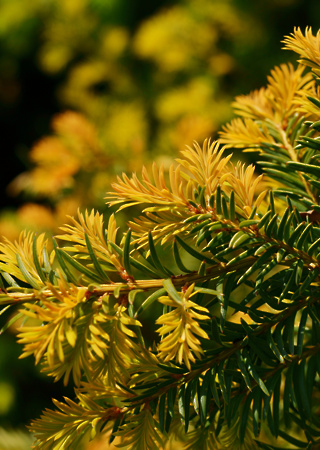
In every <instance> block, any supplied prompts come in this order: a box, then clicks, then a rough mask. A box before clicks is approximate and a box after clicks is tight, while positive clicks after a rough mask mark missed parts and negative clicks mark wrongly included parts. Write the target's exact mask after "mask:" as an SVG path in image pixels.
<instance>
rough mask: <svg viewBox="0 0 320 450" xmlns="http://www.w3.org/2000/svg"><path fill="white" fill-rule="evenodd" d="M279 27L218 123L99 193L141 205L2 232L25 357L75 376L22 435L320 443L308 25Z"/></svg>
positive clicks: (148, 443) (316, 187)
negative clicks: (267, 66) (276, 58)
mask: <svg viewBox="0 0 320 450" xmlns="http://www.w3.org/2000/svg"><path fill="white" fill-rule="evenodd" d="M284 43H285V48H286V49H290V50H294V51H295V52H297V53H298V54H299V56H300V60H299V63H300V65H299V66H298V67H297V68H293V66H291V65H282V66H280V67H278V68H275V69H274V70H273V71H272V72H271V74H270V76H269V77H268V85H267V87H266V88H262V89H261V90H259V91H255V92H253V93H252V94H250V95H248V96H240V97H238V98H236V101H235V104H234V106H235V111H236V113H237V114H238V117H237V118H235V119H234V120H233V121H232V122H231V123H230V124H229V125H226V126H225V128H224V130H223V131H222V133H221V138H220V140H219V141H217V142H211V141H210V140H206V141H204V143H203V145H202V146H200V145H198V144H195V145H194V146H193V147H192V148H191V147H190V148H187V149H186V150H184V151H182V152H181V157H180V158H179V159H177V160H176V163H174V164H172V166H171V167H170V169H169V172H168V174H167V173H166V172H165V170H164V168H163V167H161V166H160V167H158V166H157V165H156V164H154V165H153V167H152V169H151V172H152V173H149V172H148V170H147V169H145V168H144V169H143V170H142V175H141V177H138V176H137V175H136V174H133V175H132V176H131V178H130V177H128V176H127V175H125V174H124V175H123V176H122V178H120V177H119V178H118V181H117V182H116V183H114V185H113V191H112V192H109V193H108V194H107V202H108V204H109V205H110V206H113V205H119V210H121V209H123V208H126V207H132V206H134V205H138V206H142V207H143V208H144V209H143V211H142V213H141V215H140V216H138V217H132V220H131V221H130V222H129V224H128V228H127V229H126V230H122V231H121V232H120V230H119V229H118V226H117V222H116V215H111V216H110V218H109V221H108V224H107V226H105V225H104V223H103V218H102V214H100V213H98V212H95V211H92V212H88V211H86V212H84V213H82V212H80V211H79V213H78V217H77V218H73V219H72V220H71V222H70V223H69V224H68V225H65V226H64V227H62V233H63V234H61V235H59V236H57V237H56V238H54V239H49V238H46V237H45V236H44V235H40V236H37V235H35V234H33V233H32V232H25V233H23V234H21V236H20V239H19V240H18V241H17V242H14V243H11V242H9V241H7V242H5V243H3V244H1V258H0V260H1V261H0V270H1V275H2V284H3V286H2V293H1V295H0V302H1V304H2V305H3V311H7V310H8V309H9V310H10V308H12V309H14V311H15V313H14V314H15V315H14V316H13V318H12V319H11V320H10V321H9V322H8V324H7V326H9V325H10V324H11V323H12V322H13V321H14V320H16V319H21V318H22V319H23V322H22V326H21V327H20V328H19V334H18V339H19V343H21V344H22V345H23V353H22V357H27V356H30V355H33V356H34V357H35V363H36V364H41V367H42V370H43V371H44V372H45V373H47V374H48V376H52V377H53V378H54V379H55V380H58V379H61V378H62V379H63V380H64V382H65V383H66V384H67V383H68V381H69V379H72V380H73V383H74V385H75V396H76V398H75V399H74V400H72V399H68V398H66V399H65V401H64V402H60V401H54V404H55V407H56V409H54V410H46V411H45V412H44V413H43V415H42V417H41V418H40V419H37V420H35V421H34V422H32V424H31V425H30V430H31V431H32V432H33V433H34V436H35V444H34V448H36V449H64V448H79V446H80V445H82V444H83V443H86V442H87V441H88V440H89V439H93V438H94V437H95V436H97V435H98V436H101V435H103V434H105V436H106V438H105V439H106V442H107V441H108V440H110V441H111V442H112V441H113V440H114V439H116V441H115V442H117V445H118V446H119V447H124V448H127V449H132V450H134V449H137V450H143V449H146V450H147V449H153V448H154V449H159V448H160V449H162V448H170V445H171V444H172V442H173V441H175V442H176V441H180V442H181V445H182V448H186V449H193V448H197V447H199V448H204V449H216V448H218V449H219V448H221V449H237V448H238V449H242V450H243V449H255V448H262V449H274V448H278V449H280V448H288V447H287V446H286V445H287V444H290V447H289V448H291V449H293V448H294V449H298V448H305V449H307V448H308V449H313V448H314V449H316V448H318V446H319V444H320V440H319V436H320V421H319V406H318V405H319V375H320V353H319V350H320V344H319V338H320V308H319V305H318V300H319V295H320V287H319V286H320V285H319V271H320V268H319V257H320V227H319V221H320V204H319V191H320V183H319V181H318V177H319V175H320V157H319V150H320V143H319V131H320V93H319V85H320V32H318V33H317V35H316V36H314V35H313V34H312V31H311V30H310V29H307V30H306V31H305V34H303V33H302V32H301V30H300V29H295V30H294V33H292V35H290V36H288V37H286V38H285V41H284ZM306 67H307V68H308V70H307V71H306ZM310 68H311V70H310ZM223 144H225V146H224V147H223V146H222V145H223ZM226 147H235V148H242V149H243V150H244V151H256V152H258V153H259V155H260V157H261V162H259V167H260V168H261V170H262V173H261V174H259V175H256V174H255V170H254V167H253V166H252V165H249V166H246V165H245V164H242V163H237V164H236V165H234V164H233V163H232V162H231V156H230V155H227V156H225V153H226ZM17 306H18V310H17ZM297 430H298V431H297ZM106 445H107V444H106ZM172 445H173V444H172Z"/></svg>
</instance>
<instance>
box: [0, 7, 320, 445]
mask: <svg viewBox="0 0 320 450" xmlns="http://www.w3.org/2000/svg"><path fill="white" fill-rule="evenodd" d="M295 26H299V27H301V28H302V29H304V28H305V27H306V26H312V27H313V30H314V32H315V31H317V30H318V28H319V27H320V3H319V2H316V1H311V0H310V1H308V0H269V1H268V2H266V1H263V0H254V1H253V0H251V1H250V0H180V1H178V0H162V1H160V0H153V1H152V2H150V1H143V0H136V1H132V0H28V2H25V0H0V50H1V51H0V127H1V151H2V158H3V159H2V171H1V172H2V173H1V177H0V184H1V197H0V234H1V235H3V236H6V237H8V238H9V239H16V238H17V236H18V235H19V232H20V231H21V230H22V229H24V228H26V227H27V228H32V229H34V230H36V231H40V230H41V231H42V230H44V231H47V232H53V233H55V232H56V231H57V229H58V227H59V225H62V224H63V223H64V222H65V220H66V219H65V216H66V214H71V215H72V214H75V212H76V210H77V207H78V206H80V207H81V208H86V207H88V208H92V207H95V208H99V209H100V210H101V211H104V210H105V209H106V207H105V205H104V201H103V197H104V194H105V192H106V191H107V190H108V189H109V188H110V183H111V182H112V180H113V179H114V178H115V176H116V175H117V174H121V172H122V171H128V172H131V171H135V170H136V171H138V172H139V170H140V167H141V166H142V164H145V165H147V166H148V164H150V162H151V161H152V160H153V159H155V160H156V161H158V162H159V163H164V164H165V165H168V164H169V163H170V162H171V161H172V159H173V158H174V157H175V156H176V155H177V152H178V151H179V150H180V149H181V148H183V147H184V146H185V145H186V144H187V145H190V144H192V141H193V140H194V139H196V140H199V141H202V140H203V139H204V138H205V137H209V136H212V137H215V136H216V133H217V130H218V129H219V127H220V126H221V124H223V123H225V122H226V121H228V120H229V119H230V118H231V117H232V109H231V106H230V103H231V102H232V99H233V97H234V96H235V95H239V94H246V93H248V92H249V91H251V90H253V89H256V88H259V87H261V86H262V85H264V84H265V82H266V76H267V74H268V73H269V71H270V70H271V69H272V68H273V67H274V66H275V65H278V64H280V63H282V62H286V61H290V60H291V61H294V60H295V59H294V55H291V54H289V52H284V51H283V50H281V47H282V44H281V40H282V39H283V37H284V35H287V34H290V33H291V32H292V31H293V28H294V27H295ZM3 322H4V318H2V323H3ZM15 339H16V338H15V330H14V329H12V330H11V329H10V330H9V331H8V332H6V333H5V334H4V335H2V336H1V338H0V427H2V430H1V428H0V450H1V449H2V448H4V449H8V448H12V449H15V450H19V449H20V448H30V443H29V441H28V439H27V438H25V437H23V436H21V435H20V434H19V433H17V432H10V433H9V430H11V429H19V428H21V427H23V426H24V425H25V424H27V423H28V422H29V421H30V419H32V418H35V417H38V416H39V415H40V413H41V410H43V409H44V408H45V407H51V400H50V399H51V397H55V398H61V396H62V395H70V396H72V386H70V387H67V388H64V387H62V386H61V384H59V383H56V384H53V383H52V382H51V380H50V379H47V378H46V377H44V376H42V375H40V373H39V370H38V368H35V367H34V366H33V360H32V359H31V358H28V359H27V360H18V356H19V354H20V348H19V347H18V345H17V344H15ZM4 430H5V431H4ZM2 431H3V432H4V433H6V434H5V435H3V436H2V435H1V432H2Z"/></svg>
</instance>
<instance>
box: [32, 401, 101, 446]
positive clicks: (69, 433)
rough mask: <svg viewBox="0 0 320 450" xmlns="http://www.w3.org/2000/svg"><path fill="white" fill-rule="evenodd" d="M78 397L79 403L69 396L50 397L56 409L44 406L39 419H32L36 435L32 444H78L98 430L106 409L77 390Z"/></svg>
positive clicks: (90, 437)
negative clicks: (59, 398)
mask: <svg viewBox="0 0 320 450" xmlns="http://www.w3.org/2000/svg"><path fill="white" fill-rule="evenodd" d="M78 398H79V400H80V403H76V402H74V401H72V400H70V399H69V398H65V402H64V403H63V402H59V401H57V400H53V402H54V405H55V407H56V408H57V410H54V411H53V410H50V409H46V410H45V412H44V414H43V415H42V416H41V418H40V419H38V420H35V421H34V422H32V423H31V425H30V430H31V431H32V432H33V433H34V436H35V439H36V441H35V443H34V447H33V448H36V449H38V450H49V449H52V448H67V447H69V446H70V445H72V446H76V447H78V446H79V447H80V446H81V445H82V444H83V442H84V441H85V440H87V441H88V440H90V439H92V438H93V437H94V436H95V435H96V434H97V433H98V432H99V431H100V429H101V427H102V425H103V424H104V423H105V421H106V420H105V417H107V409H106V408H103V407H101V406H99V405H98V403H96V402H94V401H92V400H91V399H90V398H89V397H87V396H84V395H82V394H78ZM48 430H50V435H49V436H48Z"/></svg>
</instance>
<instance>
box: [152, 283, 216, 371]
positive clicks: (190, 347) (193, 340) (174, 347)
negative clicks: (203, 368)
mask: <svg viewBox="0 0 320 450" xmlns="http://www.w3.org/2000/svg"><path fill="white" fill-rule="evenodd" d="M193 288H194V285H191V286H190V287H189V288H188V289H187V290H186V292H184V293H183V294H182V295H181V294H180V295H179V294H178V293H177V294H176V295H177V297H178V300H175V298H174V297H175V296H173V295H172V296H170V297H160V298H159V301H160V302H161V303H163V304H164V305H167V306H170V307H171V308H172V310H171V311H170V312H168V313H165V314H163V315H162V316H160V317H159V318H158V319H157V321H156V323H157V324H159V325H161V327H160V329H159V330H158V333H159V334H160V335H161V336H162V339H161V342H160V344H159V347H158V352H159V357H160V358H162V359H163V360H164V361H171V360H175V361H176V362H178V363H179V364H182V362H184V364H185V365H186V366H187V368H188V369H189V370H190V368H191V366H190V363H191V362H195V361H196V358H197V359H200V358H201V354H203V350H202V348H201V342H200V340H199V337H200V338H202V339H209V336H208V335H207V333H206V332H205V331H204V330H203V329H202V328H201V326H200V325H199V322H198V321H199V320H208V319H209V318H210V317H209V316H207V315H205V314H203V313H208V312H209V311H208V310H207V308H203V307H201V306H199V305H197V304H196V303H194V302H192V301H191V300H189V297H190V295H191V293H192V291H193ZM169 292H170V291H169ZM197 336H198V337H197Z"/></svg>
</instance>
